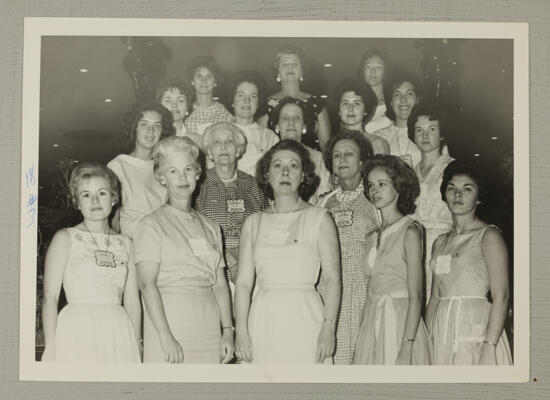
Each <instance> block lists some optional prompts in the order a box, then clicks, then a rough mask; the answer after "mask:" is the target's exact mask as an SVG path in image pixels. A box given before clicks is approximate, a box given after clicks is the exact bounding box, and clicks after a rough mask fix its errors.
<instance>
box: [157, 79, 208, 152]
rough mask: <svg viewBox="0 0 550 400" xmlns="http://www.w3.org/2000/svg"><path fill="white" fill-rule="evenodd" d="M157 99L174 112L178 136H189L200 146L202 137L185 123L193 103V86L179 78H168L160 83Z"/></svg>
mask: <svg viewBox="0 0 550 400" xmlns="http://www.w3.org/2000/svg"><path fill="white" fill-rule="evenodd" d="M156 99H157V101H158V102H159V103H160V104H162V105H163V106H164V108H166V109H167V110H168V111H170V112H171V113H172V119H173V121H174V122H173V123H174V129H175V131H176V136H189V137H190V138H191V139H193V141H194V142H195V143H197V145H199V146H200V142H201V140H200V137H199V136H198V135H197V134H195V133H193V132H191V131H189V132H188V131H187V128H186V127H185V124H184V121H185V119H186V118H187V116H188V115H189V105H190V104H193V91H192V90H191V88H190V87H189V86H187V84H185V83H184V82H181V81H179V80H177V79H168V80H166V81H164V82H162V83H161V84H160V85H159V87H158V90H157V96H156Z"/></svg>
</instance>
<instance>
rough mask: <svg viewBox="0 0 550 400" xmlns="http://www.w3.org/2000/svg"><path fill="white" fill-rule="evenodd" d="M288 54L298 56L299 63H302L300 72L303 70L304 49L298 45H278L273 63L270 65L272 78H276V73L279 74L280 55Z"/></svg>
mask: <svg viewBox="0 0 550 400" xmlns="http://www.w3.org/2000/svg"><path fill="white" fill-rule="evenodd" d="M288 54H293V55H295V56H297V57H298V59H299V60H300V64H301V65H302V72H303V71H304V51H303V50H302V49H301V48H299V47H298V46H293V45H286V46H283V47H280V48H279V49H278V50H277V53H276V54H275V61H273V65H272V66H271V72H272V75H273V79H277V75H279V63H280V62H281V57H282V56H283V55H288Z"/></svg>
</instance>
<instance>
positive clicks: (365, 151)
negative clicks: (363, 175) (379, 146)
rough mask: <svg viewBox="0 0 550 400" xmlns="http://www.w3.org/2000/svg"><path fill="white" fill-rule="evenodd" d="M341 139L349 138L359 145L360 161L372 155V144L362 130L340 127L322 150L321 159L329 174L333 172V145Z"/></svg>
mask: <svg viewBox="0 0 550 400" xmlns="http://www.w3.org/2000/svg"><path fill="white" fill-rule="evenodd" d="M341 140H351V141H353V142H355V144H356V145H357V147H359V161H362V162H363V163H364V162H365V161H367V160H368V159H369V158H372V157H373V156H374V150H373V149H372V144H371V143H370V141H369V139H367V138H366V137H365V135H364V134H363V133H362V132H360V131H356V130H348V129H340V131H339V132H338V133H337V134H336V135H334V136H332V137H331V138H330V139H329V141H328V143H327V145H326V147H325V151H324V152H323V161H324V162H325V166H326V167H327V170H328V171H329V172H330V173H331V174H333V173H334V170H333V168H332V152H333V150H334V146H336V144H337V143H338V142H339V141H341Z"/></svg>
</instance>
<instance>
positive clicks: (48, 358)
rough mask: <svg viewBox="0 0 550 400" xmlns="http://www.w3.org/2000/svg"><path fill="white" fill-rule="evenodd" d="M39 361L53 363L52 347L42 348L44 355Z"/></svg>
mask: <svg viewBox="0 0 550 400" xmlns="http://www.w3.org/2000/svg"><path fill="white" fill-rule="evenodd" d="M40 361H44V362H52V361H55V349H54V348H53V346H46V347H45V348H44V353H42V357H41V358H40Z"/></svg>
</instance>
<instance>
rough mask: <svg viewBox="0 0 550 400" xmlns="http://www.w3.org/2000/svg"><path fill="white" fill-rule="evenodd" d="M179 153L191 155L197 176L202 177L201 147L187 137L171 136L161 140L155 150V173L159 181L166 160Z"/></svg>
mask: <svg viewBox="0 0 550 400" xmlns="http://www.w3.org/2000/svg"><path fill="white" fill-rule="evenodd" d="M179 151H181V152H183V153H188V154H190V155H191V158H192V159H193V165H194V167H195V168H196V170H197V175H199V176H200V175H201V173H202V168H201V163H200V160H199V156H200V154H201V151H200V149H199V146H197V145H196V144H195V142H193V140H191V139H190V138H188V137H187V136H170V137H167V138H165V139H162V140H160V141H159V142H158V143H157V144H156V145H155V147H154V148H153V171H154V173H155V177H156V178H157V179H159V177H160V169H161V168H162V165H163V163H164V161H165V160H166V158H167V157H168V156H169V155H170V154H172V153H175V152H179Z"/></svg>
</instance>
